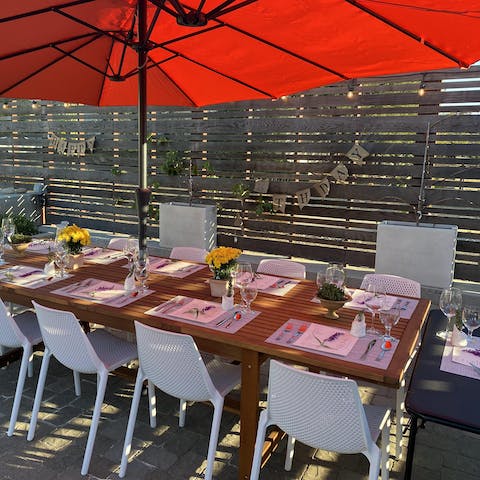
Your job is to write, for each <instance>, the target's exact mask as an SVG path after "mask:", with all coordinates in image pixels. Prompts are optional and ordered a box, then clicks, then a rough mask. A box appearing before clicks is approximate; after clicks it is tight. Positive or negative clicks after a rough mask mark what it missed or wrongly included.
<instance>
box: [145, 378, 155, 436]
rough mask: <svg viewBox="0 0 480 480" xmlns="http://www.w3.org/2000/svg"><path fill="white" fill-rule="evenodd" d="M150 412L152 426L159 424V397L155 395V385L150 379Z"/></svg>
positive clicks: (148, 386)
mask: <svg viewBox="0 0 480 480" xmlns="http://www.w3.org/2000/svg"><path fill="white" fill-rule="evenodd" d="M147 388H148V412H149V414H150V427H152V428H155V427H156V426H157V398H156V396H155V385H154V384H153V382H151V381H150V380H148V385H147Z"/></svg>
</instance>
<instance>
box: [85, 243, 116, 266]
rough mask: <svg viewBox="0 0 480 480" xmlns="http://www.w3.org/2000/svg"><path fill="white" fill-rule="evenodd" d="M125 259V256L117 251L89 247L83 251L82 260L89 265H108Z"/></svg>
mask: <svg viewBox="0 0 480 480" xmlns="http://www.w3.org/2000/svg"><path fill="white" fill-rule="evenodd" d="M121 258H125V254H124V253H123V252H122V251H119V250H110V249H109V248H102V247H91V248H84V249H83V259H84V260H85V261H86V262H89V263H97V264H100V265H110V264H111V263H114V262H117V261H118V260H120V259H121Z"/></svg>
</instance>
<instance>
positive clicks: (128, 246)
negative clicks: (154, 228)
mask: <svg viewBox="0 0 480 480" xmlns="http://www.w3.org/2000/svg"><path fill="white" fill-rule="evenodd" d="M137 247H138V241H137V239H136V238H135V237H128V238H127V239H126V240H125V245H124V246H123V254H124V255H125V258H126V259H127V261H128V266H129V267H131V266H132V263H133V261H134V260H135V257H136V256H137V251H138V248H137Z"/></svg>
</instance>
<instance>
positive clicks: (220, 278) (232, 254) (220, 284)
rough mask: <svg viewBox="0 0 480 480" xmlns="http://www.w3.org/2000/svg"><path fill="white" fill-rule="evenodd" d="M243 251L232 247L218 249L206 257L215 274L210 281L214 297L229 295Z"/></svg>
mask: <svg viewBox="0 0 480 480" xmlns="http://www.w3.org/2000/svg"><path fill="white" fill-rule="evenodd" d="M241 253H242V251H241V250H240V249H238V248H232V247H217V248H214V249H213V250H212V251H211V252H209V253H208V254H207V256H206V257H205V262H206V263H207V264H208V266H209V267H210V270H211V271H212V272H213V279H210V290H211V295H212V297H223V296H224V295H227V292H228V290H229V288H230V287H231V286H232V282H233V272H234V271H235V269H236V267H237V258H238V257H239V256H240V255H241Z"/></svg>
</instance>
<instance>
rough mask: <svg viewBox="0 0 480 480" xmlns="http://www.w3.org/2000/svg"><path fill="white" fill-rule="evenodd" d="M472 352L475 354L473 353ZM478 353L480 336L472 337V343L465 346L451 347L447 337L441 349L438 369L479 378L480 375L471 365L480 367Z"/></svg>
mask: <svg viewBox="0 0 480 480" xmlns="http://www.w3.org/2000/svg"><path fill="white" fill-rule="evenodd" d="M473 352H476V353H477V354H476V355H475V354H474V353H473ZM479 354H480V338H475V337H474V341H473V342H472V344H471V345H468V346H467V347H453V346H452V344H451V341H450V338H449V339H448V340H447V342H446V343H445V347H444V349H443V355H442V361H441V363H440V370H442V371H444V372H448V373H454V374H456V375H462V376H463V377H470V378H475V379H477V380H480V375H479V374H478V373H476V372H475V371H474V369H473V367H472V366H471V364H473V365H475V366H476V367H478V368H480V356H479Z"/></svg>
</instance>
